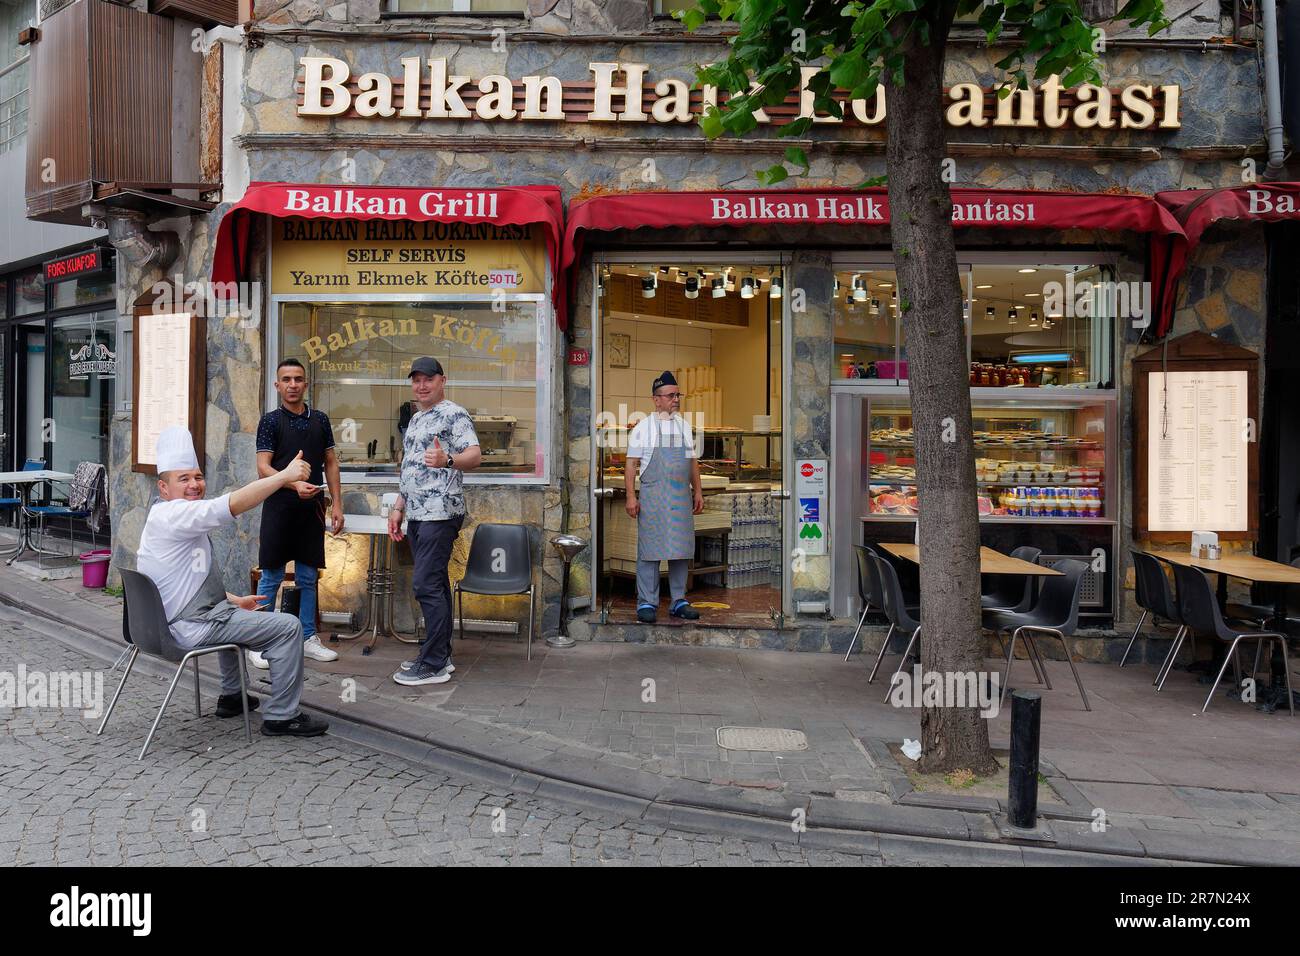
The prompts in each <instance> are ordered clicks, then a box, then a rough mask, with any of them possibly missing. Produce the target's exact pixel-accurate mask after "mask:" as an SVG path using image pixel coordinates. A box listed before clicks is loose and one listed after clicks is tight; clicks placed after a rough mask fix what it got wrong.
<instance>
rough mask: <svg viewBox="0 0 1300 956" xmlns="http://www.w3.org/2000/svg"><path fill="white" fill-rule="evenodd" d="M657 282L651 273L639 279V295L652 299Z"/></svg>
mask: <svg viewBox="0 0 1300 956" xmlns="http://www.w3.org/2000/svg"><path fill="white" fill-rule="evenodd" d="M658 284H659V283H658V280H656V278H655V277H654V276H652V275H650V276H646V277H645V278H643V279H642V280H641V297H642V298H645V299H653V298H654V297H655V286H657V285H658Z"/></svg>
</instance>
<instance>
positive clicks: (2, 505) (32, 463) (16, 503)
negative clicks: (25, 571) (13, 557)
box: [0, 458, 45, 554]
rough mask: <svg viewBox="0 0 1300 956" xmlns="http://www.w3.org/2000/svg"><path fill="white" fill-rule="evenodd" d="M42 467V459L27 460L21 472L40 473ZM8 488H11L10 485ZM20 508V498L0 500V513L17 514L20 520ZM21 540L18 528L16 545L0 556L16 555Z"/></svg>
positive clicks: (43, 464) (21, 530) (21, 535)
mask: <svg viewBox="0 0 1300 956" xmlns="http://www.w3.org/2000/svg"><path fill="white" fill-rule="evenodd" d="M44 467H45V459H44V458H28V459H27V460H26V461H24V462H23V467H22V470H23V471H40V470H41V469H42V468H44ZM10 487H13V486H12V485H11V486H10ZM22 506H23V499H22V498H8V497H5V498H0V511H3V512H5V513H8V512H11V511H12V512H17V513H18V515H19V518H20V520H21V518H22V513H21V508H22ZM23 539H24V535H23V529H22V528H21V527H20V528H19V529H18V543H17V544H16V545H14V546H13V547H12V548H5V549H4V550H3V551H0V554H16V553H17V552H19V551H21V550H22V547H23Z"/></svg>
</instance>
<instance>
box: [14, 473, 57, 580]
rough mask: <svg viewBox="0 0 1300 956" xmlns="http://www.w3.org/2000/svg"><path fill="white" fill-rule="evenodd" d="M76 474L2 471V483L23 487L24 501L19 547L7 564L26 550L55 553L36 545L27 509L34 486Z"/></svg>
mask: <svg viewBox="0 0 1300 956" xmlns="http://www.w3.org/2000/svg"><path fill="white" fill-rule="evenodd" d="M74 477H75V476H74V475H70V474H68V473H67V472H66V471H48V470H45V469H42V470H41V471H0V485H18V486H19V487H20V488H21V489H22V497H23V503H22V506H21V507H20V508H19V509H18V547H17V548H16V549H14V553H13V556H12V557H11V558H10V559H9V560H8V561H6V562H5V564H6V565H10V564H13V563H14V562H15V561H17V560H18V558H19V557H20V556H21V555H22V553H23V552H24V551H30V552H32V553H33V554H54V553H55V552H53V551H45V550H43V549H41V548H38V547H36V544H35V543H34V542H33V541H32V519H31V515H29V514H28V513H27V509H28V508H30V507H31V503H32V500H31V499H32V486H33V485H37V484H40V483H41V482H42V481H71V480H72V479H73V478H74Z"/></svg>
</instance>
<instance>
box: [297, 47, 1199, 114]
mask: <svg viewBox="0 0 1300 956" xmlns="http://www.w3.org/2000/svg"><path fill="white" fill-rule="evenodd" d="M299 63H300V65H301V67H302V72H301V74H300V75H299V77H298V81H297V82H298V90H299V99H298V115H299V116H306V117H326V116H358V117H379V118H387V117H398V118H401V119H411V118H422V119H451V120H467V119H477V120H485V121H497V120H506V121H520V122H529V121H533V122H536V121H551V122H571V123H572V122H579V123H692V122H695V120H696V118H697V117H698V116H699V115H701V114H702V113H703V112H704V111H705V110H706V109H707V108H708V107H709V106H710V105H713V104H716V103H717V102H718V101H719V91H718V89H717V87H713V86H703V87H702V88H700V89H694V90H692V89H690V87H689V86H688V85H687V83H685V82H683V81H682V80H679V79H662V80H656V79H655V78H654V77H653V76H649V75H648V73H649V70H650V67H649V65H648V64H645V63H626V62H593V63H589V64H588V65H587V67H588V71H589V72H590V73H591V79H590V80H589V81H587V82H585V83H574V82H567V81H561V80H560V79H559V78H557V77H554V76H540V75H534V76H525V77H522V78H521V79H520V80H518V81H515V80H512V79H511V78H510V77H508V76H503V75H501V74H499V73H492V74H488V75H487V76H483V77H480V78H478V79H475V78H474V77H472V76H466V75H458V74H456V73H455V72H454V69H453V67H452V66H451V64H450V63H449V62H448V61H447V58H446V57H439V58H436V59H429V60H425V59H423V58H421V57H418V56H410V57H404V58H403V59H402V60H401V63H402V75H401V76H395V77H393V76H386V75H385V74H383V73H362V74H360V75H356V76H354V75H353V73H352V68H351V66H349V65H348V63H347V62H346V61H345V60H343V59H340V58H338V57H331V56H304V57H302V58H301V59H300V60H299ZM818 72H819V70H818V68H817V67H809V66H806V67H803V68H802V72H801V76H800V86H799V89H798V90H797V91H796V92H794V93H792V94H791V95H790V96H789V97H788V98H787V102H786V104H784V105H785V106H788V107H790V109H784V108H783V109H779V110H778V109H772V110H771V115H769V113H768V112H767V111H764V110H758V111H756V112H755V114H754V118H755V119H756V120H757V121H758V122H759V123H760V124H770V125H773V126H780V125H783V124H785V123H789V122H791V121H793V120H794V119H796V118H802V117H811V118H812V120H813V122H814V123H819V124H841V125H849V126H859V127H862V126H866V127H875V126H880V125H881V124H883V123H884V122H885V115H886V103H885V90H884V87H883V86H881V87H878V88H877V90H876V95H875V96H874V97H872V99H871V101H870V102H868V101H867V100H863V99H852V100H851V99H848V98H846V97H843V96H841V97H840V98H839V104H840V106H841V108H842V110H843V113H844V115H843V117H835V116H832V115H828V114H824V113H818V112H817V111H816V109H815V106H814V100H815V95H814V93H813V90H812V87H811V85H810V81H811V79H812V77H814V76H816V75H817V73H818ZM1180 92H1181V88H1180V87H1179V86H1177V85H1167V86H1151V85H1147V84H1141V83H1136V84H1129V85H1128V86H1123V87H1117V88H1114V89H1110V88H1107V87H1102V86H1093V85H1090V84H1084V85H1083V86H1079V87H1075V88H1073V89H1071V88H1067V87H1064V86H1062V85H1061V79H1060V77H1059V76H1051V77H1048V78H1047V79H1046V80H1045V81H1043V82H1042V83H1034V84H1030V86H1029V88H1028V89H1026V90H1023V91H1019V92H1016V93H1013V94H1012V95H1011V96H1009V97H1006V98H1001V97H999V96H998V93H997V91H996V90H994V89H991V88H988V87H982V86H980V85H978V84H976V83H958V84H956V85H954V86H953V87H952V88H951V89H949V90H946V91H945V93H944V115H945V117H946V119H947V122H948V125H950V126H954V127H963V126H975V127H1015V128H1021V129H1037V128H1044V129H1060V128H1062V127H1067V126H1068V127H1073V128H1075V129H1115V128H1120V129H1161V130H1169V129H1179V128H1180V127H1181V125H1182V122H1181V119H1180V116H1179V95H1180Z"/></svg>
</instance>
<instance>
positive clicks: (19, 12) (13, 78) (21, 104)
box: [0, 0, 36, 153]
mask: <svg viewBox="0 0 1300 956" xmlns="http://www.w3.org/2000/svg"><path fill="white" fill-rule="evenodd" d="M35 22H36V0H6V2H5V3H0V153H3V152H6V151H7V150H10V149H14V148H15V147H16V146H18V145H20V144H21V142H22V135H23V133H25V132H26V131H27V87H28V79H27V73H28V66H27V48H26V47H21V46H19V45H18V31H19V30H22V29H24V28H26V27H28V26H30V25H31V24H33V23H35Z"/></svg>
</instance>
